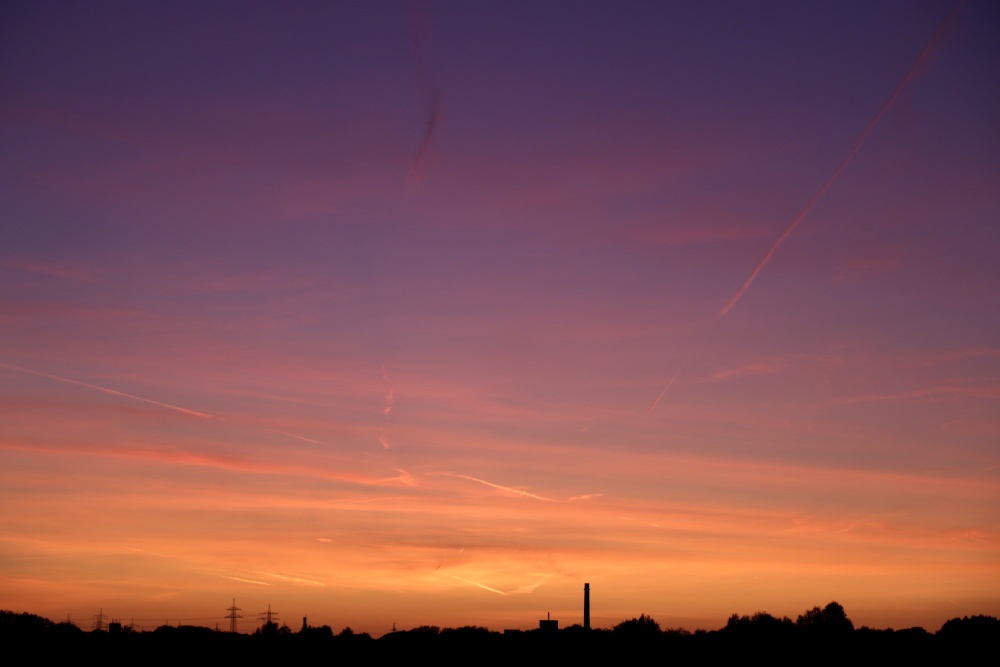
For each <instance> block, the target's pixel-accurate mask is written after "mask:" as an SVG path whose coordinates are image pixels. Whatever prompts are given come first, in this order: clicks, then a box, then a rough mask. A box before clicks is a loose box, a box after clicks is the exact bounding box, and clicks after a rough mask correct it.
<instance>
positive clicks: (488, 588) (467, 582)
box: [445, 572, 507, 595]
mask: <svg viewBox="0 0 1000 667" xmlns="http://www.w3.org/2000/svg"><path fill="white" fill-rule="evenodd" d="M445 574H447V575H448V576H449V577H451V578H452V579H457V580H459V581H461V582H462V583H464V584H469V585H470V586H478V587H479V588H482V589H484V590H487V591H490V592H492V593H496V594H497V595H507V594H506V593H504V592H503V591H498V590H497V589H495V588H490V587H489V586H487V585H486V584H481V583H479V582H478V581H470V580H469V579H463V578H462V577H459V576H456V575H454V574H451V573H450V572H445Z"/></svg>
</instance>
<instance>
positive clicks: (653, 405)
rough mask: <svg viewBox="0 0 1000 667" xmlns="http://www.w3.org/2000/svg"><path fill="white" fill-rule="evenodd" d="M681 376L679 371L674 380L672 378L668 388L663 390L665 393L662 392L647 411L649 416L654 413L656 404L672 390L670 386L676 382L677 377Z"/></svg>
mask: <svg viewBox="0 0 1000 667" xmlns="http://www.w3.org/2000/svg"><path fill="white" fill-rule="evenodd" d="M680 374H681V372H680V371H677V372H676V373H674V376H673V377H672V378H670V382H668V383H667V386H666V387H664V388H663V391H661V392H660V395H659V396H657V397H656V400H655V401H653V403H652V404H651V405H650V406H649V408H647V409H646V414H647V415H648V414H649V413H650V412H652V411H653V408H655V407H656V404H657V403H659V402H660V399H661V398H663V396H664V394H666V393H667V390H668V389H670V386H671V385H672V384H673V383H674V380H676V379H677V376H678V375H680Z"/></svg>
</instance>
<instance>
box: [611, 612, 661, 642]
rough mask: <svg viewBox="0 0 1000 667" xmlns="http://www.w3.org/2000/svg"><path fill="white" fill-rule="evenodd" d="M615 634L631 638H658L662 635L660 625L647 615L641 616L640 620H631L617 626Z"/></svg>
mask: <svg viewBox="0 0 1000 667" xmlns="http://www.w3.org/2000/svg"><path fill="white" fill-rule="evenodd" d="M615 634H620V635H627V636H629V637H635V638H640V637H657V636H659V635H660V624H659V623H657V622H656V621H654V620H653V619H652V618H651V617H650V616H647V615H646V614H640V615H639V618H630V619H629V620H627V621H622V622H621V623H619V624H618V625H616V626H615Z"/></svg>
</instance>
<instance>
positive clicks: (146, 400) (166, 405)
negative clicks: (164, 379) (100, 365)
mask: <svg viewBox="0 0 1000 667" xmlns="http://www.w3.org/2000/svg"><path fill="white" fill-rule="evenodd" d="M0 366H3V367H4V368H11V369H13V370H15V371H21V372H22V373H31V374H32V375H38V376H40V377H43V378H49V379H50V380H58V381H59V382H68V383H70V384H76V385H80V386H81V387H88V388H90V389H96V390H97V391H103V392H105V393H107V394H113V395H115V396H123V397H125V398H131V399H132V400H135V401H142V402H143V403H151V404H153V405H158V406H160V407H161V408H168V409H170V410H177V411H178V412H183V413H185V414H189V415H194V416H195V417H204V418H205V419H222V418H221V417H216V416H215V415H208V414H205V413H204V412H198V411H197V410H188V409H187V408H182V407H179V406H176V405H170V404H169V403H160V402H159V401H154V400H152V399H150V398H143V397H141V396H133V395H132V394H126V393H125V392H123V391H117V390H115V389H108V388H107V387H99V386H98V385H96V384H88V383H86V382H80V381H79V380H71V379H69V378H64V377H60V376H58V375H49V374H48V373H42V372H39V371H33V370H31V369H30V368H21V367H20V366H12V365H11V364H5V363H3V362H0ZM295 437H298V436H295Z"/></svg>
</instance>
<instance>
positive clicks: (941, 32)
mask: <svg viewBox="0 0 1000 667" xmlns="http://www.w3.org/2000/svg"><path fill="white" fill-rule="evenodd" d="M964 4H965V0H962V2H959V3H958V4H957V5H956V6H955V8H954V9H953V10H952V11H951V13H950V14H949V15H948V16H947V18H945V20H944V21H943V22H942V23H941V25H940V26H939V27H938V29H937V30H936V31H935V32H934V34H933V35H932V36H931V39H930V41H929V42H928V43H927V46H925V47H924V50H923V51H921V52H920V55H919V56H917V59H916V60H915V61H914V62H913V64H912V65H910V68H909V69H908V70H906V74H904V75H903V78H902V80H900V82H899V84H897V85H896V88H895V90H893V91H892V94H891V95H890V96H889V99H887V100H886V101H885V104H883V105H882V108H881V109H879V110H878V113H876V114H875V117H874V118H872V119H871V120H870V121H869V122H868V125H866V126H865V129H864V130H862V132H861V135H860V136H859V137H858V139H857V141H855V142H854V146H853V147H852V148H851V150H850V152H849V153H848V154H847V157H845V158H844V159H843V161H841V163H840V166H838V167H837V169H836V170H835V171H834V172H833V175H832V176H830V178H828V179H827V181H826V183H824V184H823V186H822V187H821V188H820V189H819V190H817V191H816V193H815V194H814V195H813V196H812V197H810V198H809V201H807V202H806V205H805V206H803V207H802V210H800V211H799V213H798V215H796V216H795V219H794V220H792V223H791V224H790V225H788V227H787V228H786V229H785V231H784V233H782V235H781V236H779V237H778V240H777V241H775V242H774V244H772V245H771V248H770V249H769V250H768V251H767V253H766V254H765V255H764V258H763V259H762V260H760V262H758V264H757V266H756V268H754V270H753V272H752V273H751V274H750V277H749V278H747V279H746V282H744V283H743V285H742V286H741V287H740V288H739V290H737V292H736V294H734V295H733V298H732V299H730V300H729V303H727V304H726V305H725V306H723V307H722V310H720V311H719V315H720V316H722V315H725V314H726V313H728V312H729V311H730V309H731V308H732V307H733V306H735V305H736V303H737V302H738V301H739V300H740V299H741V298H743V295H744V294H745V293H746V291H747V289H749V287H750V285H751V284H753V281H754V279H756V278H757V274H759V273H760V271H761V269H763V268H764V267H765V266H766V265H767V263H768V262H769V261H771V257H772V256H773V255H774V253H775V252H776V251H777V250H778V247H779V246H780V245H781V244H782V243H784V241H785V239H787V238H788V237H789V236H790V235H791V233H792V232H793V231H795V228H796V227H798V226H799V223H800V222H802V219H803V218H805V217H806V215H807V214H808V213H809V211H810V210H811V209H812V207H813V206H814V205H815V204H816V202H817V201H819V200H820V199H821V198H822V197H823V195H825V194H826V191H827V190H829V189H830V186H831V185H833V183H834V181H836V180H837V177H839V176H840V174H841V172H843V171H844V169H846V168H847V165H848V164H850V162H851V160H853V159H854V156H855V155H857V154H858V151H859V150H861V146H862V145H863V144H864V143H865V140H866V139H867V138H868V135H869V134H871V131H872V130H873V129H874V128H875V125H876V124H877V123H878V122H879V120H880V119H881V118H882V116H884V115H885V113H886V112H887V111H888V110H889V108H890V107H892V105H893V104H894V103H895V102H896V99H897V98H898V97H899V95H900V93H902V92H903V89H904V88H905V87H906V86H907V84H909V83H910V82H911V81H912V80H913V79H914V78H916V75H917V73H918V72H919V70H920V68H921V67H922V66H923V65H924V64H925V63H926V62H927V61H928V60H930V57H931V55H932V54H933V53H934V50H935V49H936V48H937V47H938V45H939V44H940V43H941V41H942V40H943V39H944V36H945V33H946V32H947V29H948V27H949V26H950V24H951V22H952V20H953V19H954V18H955V16H956V15H957V14H958V12H959V10H960V9H961V8H962V5H964ZM654 405H655V404H654Z"/></svg>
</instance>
